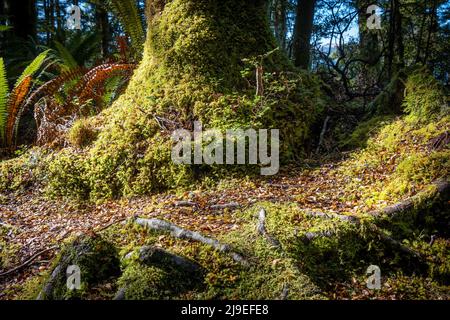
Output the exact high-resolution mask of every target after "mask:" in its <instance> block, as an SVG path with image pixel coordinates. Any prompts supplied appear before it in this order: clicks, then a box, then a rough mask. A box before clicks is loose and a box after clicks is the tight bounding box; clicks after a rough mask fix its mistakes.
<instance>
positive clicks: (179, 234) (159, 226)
mask: <svg viewBox="0 0 450 320" xmlns="http://www.w3.org/2000/svg"><path fill="white" fill-rule="evenodd" d="M135 223H136V224H138V225H140V226H143V227H146V228H149V229H150V230H156V231H164V232H169V233H170V235H171V236H173V237H175V238H178V239H187V240H193V241H197V242H201V243H203V244H206V245H209V246H211V247H213V248H214V249H216V250H218V251H220V252H223V253H227V254H228V255H230V256H231V258H232V259H233V260H234V261H235V262H237V263H239V264H241V265H243V266H248V261H247V260H246V259H245V258H244V257H243V256H242V255H240V254H239V253H236V252H234V251H233V250H232V249H231V247H230V246H229V245H228V244H222V243H220V242H219V241H217V240H215V239H212V238H209V237H206V236H204V235H202V234H200V233H198V232H194V231H190V230H186V229H183V228H181V227H179V226H177V225H175V224H173V223H170V222H167V221H163V220H159V219H143V218H137V219H136V220H135Z"/></svg>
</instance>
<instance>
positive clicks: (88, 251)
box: [38, 236, 120, 300]
mask: <svg viewBox="0 0 450 320" xmlns="http://www.w3.org/2000/svg"><path fill="white" fill-rule="evenodd" d="M70 266H76V267H78V268H79V270H80V272H81V274H80V281H81V283H80V284H81V286H80V288H75V289H73V290H72V289H70V288H69V287H68V285H67V283H68V278H67V274H66V273H67V270H68V268H69V267H70ZM119 274H120V261H119V259H118V254H117V251H116V249H115V247H114V245H112V244H111V243H109V242H106V241H104V240H103V239H102V238H100V237H97V236H93V237H88V236H81V237H79V238H77V239H76V240H75V241H73V242H72V243H70V244H68V245H67V246H66V247H64V249H63V250H62V252H61V253H60V255H59V258H57V259H56V260H55V267H54V268H53V270H52V271H51V274H50V275H49V276H48V278H47V279H46V281H45V284H44V285H43V288H42V291H41V292H40V293H39V296H38V299H39V300H67V299H77V298H81V297H82V296H83V294H84V293H85V292H86V291H87V290H88V289H89V288H90V287H92V286H93V285H95V284H98V283H100V282H102V281H105V280H108V279H110V278H111V277H115V276H116V277H117V276H118V275H119Z"/></svg>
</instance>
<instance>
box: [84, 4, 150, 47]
mask: <svg viewBox="0 0 450 320" xmlns="http://www.w3.org/2000/svg"><path fill="white" fill-rule="evenodd" d="M91 2H92V3H95V4H103V5H105V6H106V7H108V8H110V9H111V11H113V13H114V14H115V16H116V17H117V19H118V20H119V22H120V24H121V25H122V26H123V28H124V29H125V33H126V34H127V35H128V36H129V37H130V38H131V44H132V47H133V48H134V49H135V50H136V52H141V51H142V50H141V49H142V45H143V44H144V41H145V32H144V23H143V19H142V16H141V14H140V13H139V8H138V7H137V3H136V0H93V1H91Z"/></svg>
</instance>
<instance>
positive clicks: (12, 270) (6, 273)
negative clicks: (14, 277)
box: [0, 246, 59, 277]
mask: <svg viewBox="0 0 450 320" xmlns="http://www.w3.org/2000/svg"><path fill="white" fill-rule="evenodd" d="M58 248H59V246H54V247H51V248H48V249H45V250H42V251H39V252H38V253H36V254H35V255H33V256H32V257H31V258H29V259H28V260H26V261H25V262H24V263H22V264H21V265H20V266H17V267H15V268H13V269H11V270H9V271H6V272H3V273H0V277H6V276H8V275H11V274H13V273H15V272H18V271H20V270H22V269H23V268H25V267H27V266H29V265H31V264H32V263H33V262H34V261H35V260H36V259H37V258H39V257H40V256H41V255H43V254H46V253H47V252H50V251H53V250H56V249H58Z"/></svg>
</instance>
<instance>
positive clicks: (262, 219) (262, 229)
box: [256, 209, 281, 249]
mask: <svg viewBox="0 0 450 320" xmlns="http://www.w3.org/2000/svg"><path fill="white" fill-rule="evenodd" d="M266 216H267V215H266V210H265V209H261V210H260V211H259V214H258V225H257V227H256V230H257V231H258V234H259V235H261V236H263V237H264V238H266V240H267V241H268V242H269V244H270V245H271V246H272V247H275V248H278V249H281V243H280V241H278V240H277V239H275V238H274V237H272V236H271V235H270V234H269V233H268V232H267V230H266V225H265V223H266Z"/></svg>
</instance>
